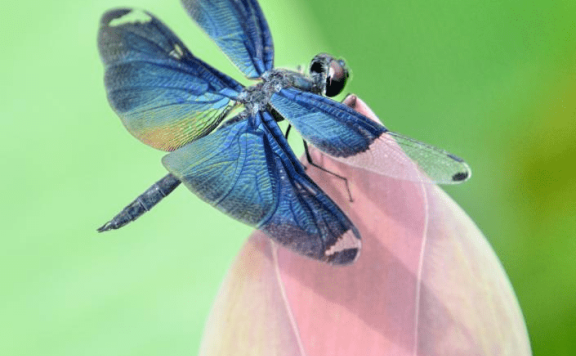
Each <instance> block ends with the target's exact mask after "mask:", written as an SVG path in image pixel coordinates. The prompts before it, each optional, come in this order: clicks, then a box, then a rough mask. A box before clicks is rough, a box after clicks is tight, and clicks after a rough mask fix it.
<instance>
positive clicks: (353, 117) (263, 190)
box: [98, 0, 471, 265]
mask: <svg viewBox="0 0 576 356" xmlns="http://www.w3.org/2000/svg"><path fill="white" fill-rule="evenodd" d="M182 4H183V6H184V8H185V9H186V11H187V13H188V14H189V15H190V17H191V18H192V19H193V20H194V21H195V22H196V23H197V24H198V25H199V26H200V27H201V28H202V29H203V30H204V32H205V33H206V34H207V35H208V36H209V37H210V38H211V39H212V40H213V41H214V42H215V43H216V44H217V45H218V46H219V47H220V49H221V50H222V51H223V52H224V54H225V55H226V56H228V58H229V59H230V60H231V61H232V62H233V63H234V64H235V66H236V67H238V69H240V71H241V72H242V73H243V74H244V75H245V76H246V77H247V78H249V79H251V80H254V85H251V86H243V85H242V84H240V83H239V82H238V81H236V80H234V79H232V78H231V77H229V76H227V75H226V74H224V73H222V72H220V71H218V70H216V69H214V68H213V67H211V66H210V65H209V64H207V63H205V62H203V61H202V60H201V59H199V58H198V57H196V56H194V55H193V54H192V52H191V51H190V50H189V49H188V48H187V47H186V46H185V45H184V43H183V42H182V41H181V40H180V39H179V38H178V37H177V36H176V35H175V34H174V33H173V32H172V31H171V30H170V29H169V28H168V27H167V26H166V25H164V23H162V22H161V21H160V20H159V19H158V18H157V17H155V16H154V15H152V14H151V13H149V12H146V11H143V10H138V9H131V8H120V9H114V10H110V11H108V12H106V13H105V14H104V15H103V16H102V18H101V22H100V28H99V34H98V47H99V51H100V56H101V59H102V61H103V63H104V67H105V75H104V77H105V78H104V82H105V87H106V90H107V96H108V101H109V103H110V105H111V107H112V108H113V110H114V111H115V112H116V113H117V115H118V116H119V117H120V119H121V120H122V123H123V124H124V126H125V127H126V128H127V129H128V131H129V132H130V133H131V134H132V135H133V136H135V137H136V138H137V139H139V140H140V141H142V142H143V143H145V144H147V145H149V146H151V147H154V148H156V149H159V150H163V151H167V152H169V153H168V154H166V155H165V156H164V157H163V158H162V163H163V165H164V166H165V168H166V169H167V170H168V172H169V173H168V174H167V175H166V176H165V177H163V178H162V179H160V180H159V181H158V182H156V183H155V184H153V185H152V186H151V187H150V188H149V189H148V190H146V191H145V192H144V193H143V194H141V195H140V196H138V197H137V198H136V199H135V200H134V201H133V202H132V203H130V204H129V205H128V206H126V208H124V209H123V210H122V211H121V212H120V213H119V214H117V215H116V216H115V217H114V218H113V219H112V220H110V221H109V222H107V223H106V224H104V225H103V226H102V227H100V228H99V229H98V231H99V232H102V231H108V230H113V229H118V228H120V227H122V226H124V225H126V224H128V223H129V222H131V221H134V220H136V219H137V218H138V217H139V216H141V215H142V214H144V213H145V212H147V211H148V210H150V209H151V208H152V207H153V206H154V205H156V204H157V203H158V202H159V201H161V200H162V199H163V198H164V197H166V196H167V195H168V194H170V193H171V192H172V191H174V189H176V187H178V186H179V185H180V183H184V185H185V186H186V187H187V188H188V189H189V190H190V191H192V192H193V193H194V194H196V195H197V196H198V197H199V198H201V199H202V200H204V201H205V202H207V203H209V204H210V205H212V206H214V207H215V208H217V209H218V210H220V211H222V212H223V213H225V214H226V215H228V216H230V217H232V218H234V219H236V220H238V221H241V222H243V223H245V224H248V225H250V226H253V227H255V228H257V229H259V230H261V231H263V232H264V233H266V234H267V235H268V236H269V237H270V238H271V239H272V240H273V241H275V242H277V243H278V244H280V245H282V246H285V247H287V248H289V249H291V250H293V251H295V252H296V253H299V254H301V255H304V256H307V257H309V258H312V259H316V260H319V261H323V262H326V263H329V264H333V265H346V264H350V263H352V262H354V261H355V260H356V259H357V258H358V256H359V253H360V249H361V236H360V233H359V231H358V229H357V228H356V227H355V226H354V224H353V223H352V221H351V220H350V219H349V218H348V217H347V216H346V214H345V213H344V212H343V211H342V210H341V209H340V208H339V207H338V206H337V205H336V203H334V201H332V199H331V198H330V197H329V196H328V195H327V194H326V193H324V192H323V191H322V189H320V187H319V186H318V185H317V184H316V183H315V182H314V181H313V180H312V179H311V178H310V177H309V176H308V175H307V174H306V168H307V167H305V166H304V165H303V163H301V162H300V160H299V159H298V158H297V157H296V156H295V154H294V153H293V151H292V149H291V148H290V146H289V145H288V142H287V139H286V136H285V134H284V133H283V132H282V130H281V129H280V126H279V125H278V122H279V121H282V120H287V121H288V122H289V125H290V126H288V129H290V128H291V127H294V129H295V130H297V131H298V132H299V133H300V135H301V136H302V138H303V140H304V143H305V147H306V149H307V146H306V144H307V143H309V144H311V145H312V146H314V147H315V148H317V149H318V150H320V151H321V152H322V153H323V154H326V155H328V156H330V157H332V158H334V159H336V160H338V161H340V162H344V163H346V164H348V165H351V166H354V167H358V168H362V169H366V170H369V171H372V172H376V173H379V174H382V175H386V176H390V177H393V178H397V179H402V180H411V181H417V182H425V183H440V184H452V183H460V182H463V181H465V180H467V179H468V178H469V177H470V175H471V172H470V168H469V167H468V165H467V164H466V163H465V162H464V161H463V160H462V159H460V158H458V157H457V156H454V155H452V154H450V153H448V152H446V151H444V150H442V149H439V148H435V147H433V146H430V145H427V144H424V143H421V142H419V141H416V140H414V139H412V138H409V137H406V136H403V135H401V134H398V133H394V132H391V131H389V130H388V129H387V128H386V127H385V126H383V125H382V124H380V123H378V122H375V121H374V120H371V119H369V118H368V117H366V116H364V115H362V114H360V113H358V112H356V111H354V110H352V109H351V108H349V107H348V106H346V105H344V104H342V103H340V102H338V101H335V100H333V99H331V97H334V96H336V95H338V94H339V93H341V92H342V90H343V89H344V86H345V84H346V81H347V79H348V77H349V70H348V67H347V65H346V63H345V62H344V61H343V60H342V59H337V58H335V57H333V56H331V55H329V54H326V53H321V54H319V55H317V56H315V57H314V58H313V59H312V61H311V63H310V66H309V69H308V72H307V73H303V72H302V71H296V70H289V69H280V68H275V67H274V45H273V42H272V36H271V33H270V29H269V27H268V23H267V21H266V19H265V17H264V15H263V13H262V10H261V8H260V6H259V4H258V2H257V1H256V0H182ZM306 152H308V150H306ZM309 162H310V163H313V162H312V160H311V158H309ZM318 167H319V166H318ZM414 167H416V169H414ZM320 168H321V167H320ZM328 173H330V172H328ZM333 174H334V173H333ZM340 178H343V179H345V177H340Z"/></svg>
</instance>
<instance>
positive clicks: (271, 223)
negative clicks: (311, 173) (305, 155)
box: [162, 117, 360, 264]
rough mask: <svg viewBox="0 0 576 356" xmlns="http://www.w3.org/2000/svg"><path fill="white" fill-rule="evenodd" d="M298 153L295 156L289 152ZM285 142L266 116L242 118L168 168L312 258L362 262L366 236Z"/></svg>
mask: <svg viewBox="0 0 576 356" xmlns="http://www.w3.org/2000/svg"><path fill="white" fill-rule="evenodd" d="M290 154H291V155H292V156H289V155H290ZM291 157H293V154H292V153H291V152H290V153H288V154H287V152H286V151H285V150H284V149H283V148H281V146H280V145H279V144H278V143H277V142H276V139H275V137H274V136H273V135H272V134H271V132H270V131H269V130H268V129H267V127H266V126H265V125H262V122H261V120H260V119H259V118H258V117H251V118H248V119H247V120H243V121H238V122H235V123H233V124H230V125H227V126H225V127H222V128H221V129H219V130H217V131H215V132H214V133H212V134H210V135H208V136H205V137H203V138H201V139H199V140H196V141H194V142H191V143H189V144H188V145H186V146H184V147H182V148H180V149H178V150H176V151H174V152H171V153H170V154H168V155H166V156H165V157H164V158H163V160H162V162H163V164H164V166H165V167H166V168H167V169H168V170H169V171H170V173H172V174H173V175H174V176H176V177H177V178H178V179H179V180H181V181H182V182H183V183H184V185H185V186H186V187H188V189H190V190H191V191H192V192H193V193H195V194H196V195H198V196H199V197H200V198H201V199H203V200H204V201H206V202H208V203H209V204H211V205H212V206H214V207H216V208H217V209H219V210H220V211H222V212H224V213H225V214H227V215H229V216H231V217H233V218H234V219H237V220H239V221H242V222H244V223H246V224H248V225H250V226H254V227H256V228H258V229H260V230H262V231H264V232H265V233H267V234H268V235H269V236H270V237H271V238H272V239H274V240H275V241H277V242H278V243H280V244H282V245H284V246H286V247H288V248H290V249H292V250H294V251H296V252H298V253H300V254H303V255H305V256H308V257H311V258H315V259H318V260H322V261H326V262H329V263H333V264H346V263H351V262H353V261H354V260H355V258H356V257H357V255H358V252H359V249H360V235H359V234H358V232H357V231H356V228H355V227H354V226H353V225H352V223H351V222H350V220H349V219H348V218H347V217H346V216H345V215H344V213H342V211H341V210H340V209H339V208H338V207H337V206H336V204H334V202H332V200H330V198H328V196H326V194H325V193H324V192H323V191H322V190H320V188H318V187H317V186H316V185H315V184H314V183H313V182H312V181H311V180H310V178H308V177H307V176H306V175H302V174H300V173H298V172H297V171H296V170H295V168H294V166H293V164H292V159H291Z"/></svg>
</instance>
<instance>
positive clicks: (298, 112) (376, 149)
mask: <svg viewBox="0 0 576 356" xmlns="http://www.w3.org/2000/svg"><path fill="white" fill-rule="evenodd" d="M271 104H272V106H273V107H274V108H275V109H276V110H277V111H278V112H279V113H280V114H281V115H282V116H283V117H285V118H286V119H288V120H289V121H290V123H291V124H292V125H293V126H294V128H296V130H298V131H299V132H300V134H301V135H302V137H304V139H306V140H307V141H309V142H310V143H312V144H313V145H314V146H315V147H317V148H318V149H319V150H320V151H322V152H324V153H326V154H328V155H329V156H332V157H334V158H335V159H337V160H339V161H341V162H344V163H347V164H350V165H352V166H355V167H359V168H364V169H367V170H370V171H373V172H376V173H379V174H383V175H386V176H389V177H393V178H397V179H404V180H410V181H417V182H427V183H440V184H453V183H460V182H462V181H464V180H466V179H468V178H469V177H470V175H471V172H470V168H469V167H468V165H467V164H466V163H465V162H464V161H463V160H462V159H460V158H458V157H456V156H454V155H452V154H450V153H448V152H446V151H444V150H441V149H439V148H436V147H434V146H431V145H427V144H425V143H422V142H419V141H416V140H414V139H411V138H408V137H405V136H402V135H400V134H397V133H393V132H390V131H388V129H386V128H385V127H384V126H383V125H381V124H379V123H377V122H375V121H373V120H370V119H369V118H367V117H365V116H364V115H361V114H359V113H358V112H356V111H354V110H352V109H350V108H349V107H347V106H346V105H343V104H341V103H338V102H336V101H333V100H331V99H328V98H325V97H322V96H319V95H316V94H312V93H308V92H302V91H300V90H297V89H294V88H289V89H283V90H281V91H280V92H279V93H276V94H274V95H273V96H272V98H271Z"/></svg>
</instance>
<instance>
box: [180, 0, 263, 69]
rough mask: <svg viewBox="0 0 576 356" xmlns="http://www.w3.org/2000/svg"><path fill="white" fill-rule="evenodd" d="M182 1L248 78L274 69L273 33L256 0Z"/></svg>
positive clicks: (189, 12)
mask: <svg viewBox="0 0 576 356" xmlns="http://www.w3.org/2000/svg"><path fill="white" fill-rule="evenodd" d="M182 4H183V5H184V8H186V11H187V12H188V14H189V15H190V17H192V18H193V19H194V21H196V23H197V24H198V25H199V26H200V27H202V29H203V30H204V31H205V32H206V33H207V34H208V36H210V38H212V40H213V41H214V42H216V44H217V45H218V46H219V47H220V49H222V51H223V52H224V53H226V55H227V56H228V58H230V60H232V62H233V63H234V64H235V65H236V66H237V67H238V68H239V69H240V70H241V71H242V72H243V73H244V74H245V75H246V76H247V77H248V78H251V79H254V78H258V77H260V76H261V75H262V74H263V73H264V72H265V71H267V70H270V69H272V67H273V66H274V46H273V44H272V35H271V34H270V30H269V28H268V23H267V22H266V19H265V18H264V15H263V14H262V10H261V9H260V6H259V5H258V2H257V1H256V0H182Z"/></svg>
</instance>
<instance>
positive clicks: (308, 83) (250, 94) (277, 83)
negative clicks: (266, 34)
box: [237, 69, 315, 114]
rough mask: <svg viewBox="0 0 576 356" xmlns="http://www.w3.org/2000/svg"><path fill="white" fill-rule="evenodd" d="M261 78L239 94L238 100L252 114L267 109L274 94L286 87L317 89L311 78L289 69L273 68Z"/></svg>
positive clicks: (307, 89)
mask: <svg viewBox="0 0 576 356" xmlns="http://www.w3.org/2000/svg"><path fill="white" fill-rule="evenodd" d="M261 79H262V82H260V83H258V84H255V85H252V86H249V87H245V88H244V89H243V90H242V92H241V93H240V94H239V95H238V99H237V100H238V102H240V103H242V104H244V106H245V107H246V110H247V111H248V112H249V113H251V114H255V113H257V112H258V111H264V110H267V109H268V104H269V102H270V98H271V97H272V95H273V94H274V93H277V92H279V91H280V90H282V89H284V88H288V87H296V88H299V89H303V90H306V91H315V90H314V88H315V86H314V84H313V81H312V80H311V79H310V78H307V77H306V76H304V75H302V74H301V73H298V72H294V71H291V70H287V69H271V70H269V71H267V72H266V73H264V74H263V75H262V77H261Z"/></svg>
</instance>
